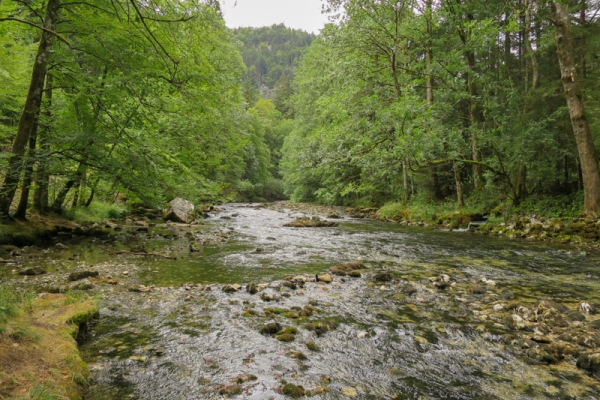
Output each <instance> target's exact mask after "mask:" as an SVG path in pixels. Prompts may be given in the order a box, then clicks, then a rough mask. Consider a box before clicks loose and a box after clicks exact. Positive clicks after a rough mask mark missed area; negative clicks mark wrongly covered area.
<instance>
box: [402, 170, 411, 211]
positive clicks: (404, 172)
mask: <svg viewBox="0 0 600 400" xmlns="http://www.w3.org/2000/svg"><path fill="white" fill-rule="evenodd" d="M402 175H403V176H404V204H408V198H409V193H410V188H409V187H408V171H407V167H406V160H404V161H402Z"/></svg>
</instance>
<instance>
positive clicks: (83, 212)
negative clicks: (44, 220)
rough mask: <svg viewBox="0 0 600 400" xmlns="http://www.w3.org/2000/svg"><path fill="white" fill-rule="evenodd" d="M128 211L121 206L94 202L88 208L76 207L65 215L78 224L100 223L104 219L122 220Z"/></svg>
mask: <svg viewBox="0 0 600 400" xmlns="http://www.w3.org/2000/svg"><path fill="white" fill-rule="evenodd" d="M128 214H129V210H128V209H127V207H126V206H124V205H122V204H116V203H114V204H109V203H102V202H94V203H92V204H90V206H89V207H76V208H74V209H70V210H68V211H67V212H66V213H65V216H66V217H67V218H69V219H72V220H74V221H77V222H79V223H82V224H85V223H100V222H102V221H104V220H106V219H119V218H124V217H125V216H127V215H128Z"/></svg>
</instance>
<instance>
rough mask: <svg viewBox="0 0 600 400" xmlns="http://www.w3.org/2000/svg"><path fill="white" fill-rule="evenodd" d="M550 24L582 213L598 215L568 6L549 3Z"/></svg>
mask: <svg viewBox="0 0 600 400" xmlns="http://www.w3.org/2000/svg"><path fill="white" fill-rule="evenodd" d="M552 10H553V12H554V26H555V28H556V45H557V47H558V49H557V54H558V61H559V63H560V72H561V79H562V82H563V88H564V92H565V98H566V100H567V105H568V108H569V115H570V117H571V125H572V126H573V134H574V135H575V142H576V143H577V150H578V152H579V159H580V161H581V172H582V175H583V192H584V195H583V197H584V203H583V212H584V213H585V214H586V215H589V216H596V215H598V210H599V209H600V170H599V169H598V162H597V161H596V160H597V157H596V148H595V147H594V140H593V138H592V134H591V132H590V126H589V124H588V121H587V119H586V116H585V110H584V107H583V102H582V100H581V91H580V88H579V81H578V79H577V71H576V69H575V55H574V50H573V37H572V35H571V29H570V27H569V5H568V2H567V3H566V4H563V3H561V2H559V1H555V2H553V3H552Z"/></svg>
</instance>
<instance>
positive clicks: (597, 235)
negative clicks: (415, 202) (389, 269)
mask: <svg viewBox="0 0 600 400" xmlns="http://www.w3.org/2000/svg"><path fill="white" fill-rule="evenodd" d="M366 210H367V211H368V212H369V215H370V216H371V217H373V218H378V219H380V220H384V221H388V222H393V223H398V224H401V225H406V226H422V227H429V228H433V229H446V230H454V231H459V232H465V231H469V232H473V233H477V234H482V235H492V236H505V237H508V238H510V239H524V240H528V241H544V242H556V243H563V244H569V243H573V244H586V245H588V246H593V247H597V246H600V218H589V217H581V216H575V217H572V216H571V217H555V216H547V215H540V214H527V215H519V214H509V213H506V212H505V211H504V210H503V209H502V208H501V207H499V208H497V209H494V210H492V211H486V210H483V209H481V210H480V209H477V208H474V209H459V210H448V208H447V207H435V206H431V207H427V208H426V209H425V210H424V209H423V208H410V207H404V206H403V205H402V204H400V203H392V204H388V205H386V206H384V207H382V208H380V209H379V210H377V211H376V212H373V211H372V209H366Z"/></svg>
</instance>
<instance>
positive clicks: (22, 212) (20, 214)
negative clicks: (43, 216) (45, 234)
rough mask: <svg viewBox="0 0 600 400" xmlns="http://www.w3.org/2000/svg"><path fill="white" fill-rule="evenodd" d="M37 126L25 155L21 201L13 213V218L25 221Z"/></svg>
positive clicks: (36, 125) (31, 178)
mask: <svg viewBox="0 0 600 400" xmlns="http://www.w3.org/2000/svg"><path fill="white" fill-rule="evenodd" d="M37 129H38V124H37V123H36V124H35V127H34V128H33V132H31V137H30V138H29V151H28V153H27V161H26V165H25V176H24V177H23V187H22V190H21V200H20V201H19V206H18V207H17V211H16V212H15V215H14V217H15V218H19V219H26V217H27V206H28V205H29V188H30V187H31V182H32V180H33V165H34V164H35V145H36V139H37Z"/></svg>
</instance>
